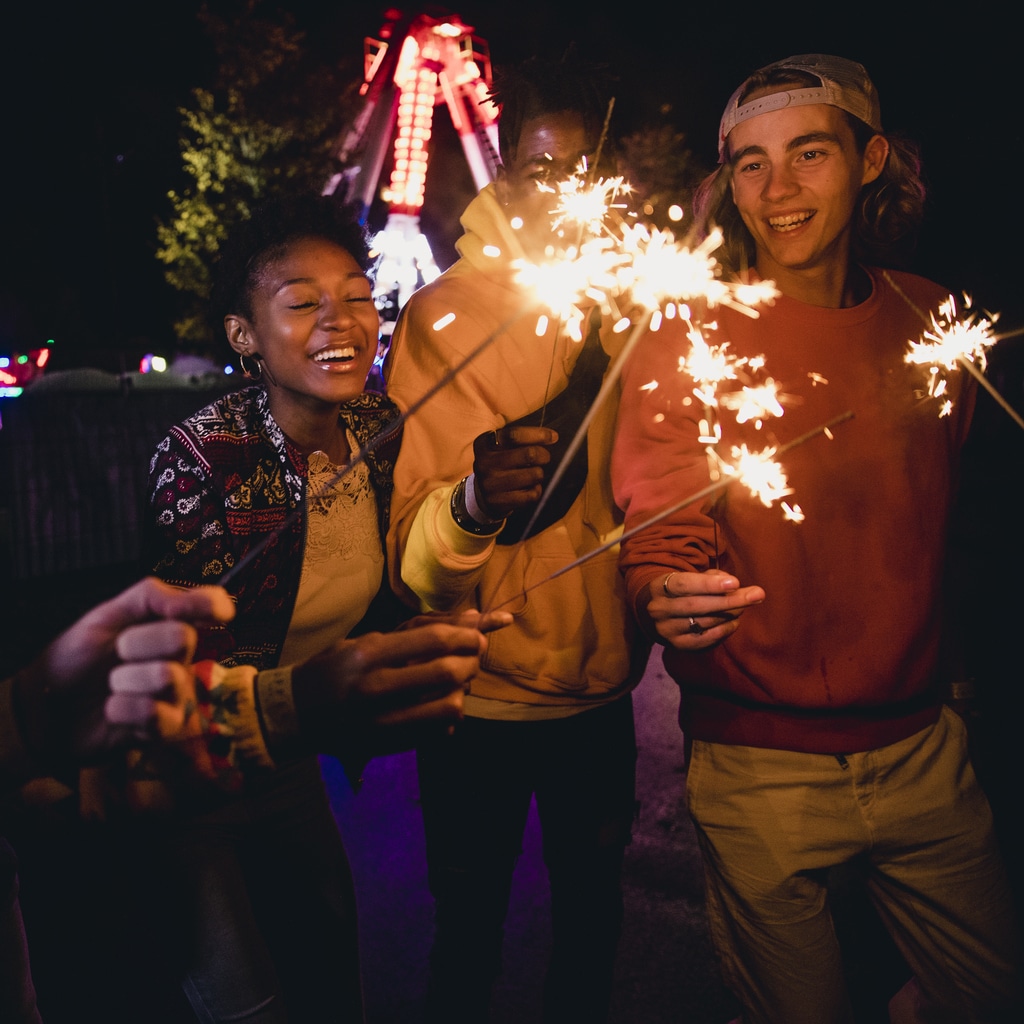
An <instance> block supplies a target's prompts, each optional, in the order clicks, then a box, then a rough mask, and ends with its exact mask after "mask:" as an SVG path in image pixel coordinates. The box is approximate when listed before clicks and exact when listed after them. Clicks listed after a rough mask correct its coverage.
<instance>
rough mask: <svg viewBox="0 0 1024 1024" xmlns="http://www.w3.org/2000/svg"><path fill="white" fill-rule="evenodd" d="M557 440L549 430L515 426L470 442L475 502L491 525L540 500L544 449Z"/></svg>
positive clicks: (546, 453)
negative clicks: (471, 445) (471, 446)
mask: <svg viewBox="0 0 1024 1024" xmlns="http://www.w3.org/2000/svg"><path fill="white" fill-rule="evenodd" d="M557 440H558V434H557V433H556V432H555V431H554V430H551V429H550V428H548V427H525V426H516V427H505V428H503V429H501V430H488V431H487V432H486V433H484V434H481V435H480V436H479V437H478V438H477V439H476V440H475V441H474V442H473V480H474V490H475V498H476V501H477V503H478V507H479V508H480V510H481V511H482V512H483V513H484V514H485V515H486V516H488V519H489V521H490V522H497V521H499V520H503V519H505V518H507V517H508V516H509V515H510V514H511V513H512V512H515V511H516V510H517V509H521V508H528V507H529V506H531V505H535V504H536V503H537V502H538V501H539V500H540V497H541V489H542V485H543V483H544V466H546V465H547V464H548V463H549V462H550V461H551V453H550V452H549V451H548V448H547V446H548V445H551V444H554V443H555V442H556V441H557ZM470 511H471V512H472V510H470Z"/></svg>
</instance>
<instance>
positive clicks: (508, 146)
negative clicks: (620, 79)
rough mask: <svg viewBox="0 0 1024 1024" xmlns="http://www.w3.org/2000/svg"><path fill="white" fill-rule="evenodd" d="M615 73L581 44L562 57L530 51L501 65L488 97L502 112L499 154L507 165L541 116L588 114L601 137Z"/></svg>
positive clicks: (588, 125) (590, 130)
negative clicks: (587, 57) (579, 50)
mask: <svg viewBox="0 0 1024 1024" xmlns="http://www.w3.org/2000/svg"><path fill="white" fill-rule="evenodd" d="M610 83H611V78H610V76H609V75H608V73H607V69H606V68H605V66H604V65H600V64H592V63H588V62H586V61H583V60H580V59H579V57H578V56H577V54H576V50H575V47H570V48H569V50H568V51H567V52H566V53H565V55H564V56H563V57H561V58H557V59H553V58H550V57H529V58H527V59H526V60H524V61H522V62H521V63H519V64H516V65H513V66H510V67H503V68H495V71H494V81H493V84H492V86H491V90H490V92H489V93H488V98H489V99H490V100H491V102H492V103H494V104H495V105H496V106H497V107H498V109H499V112H500V116H499V118H498V155H499V156H500V157H501V162H502V164H503V165H504V166H505V167H510V166H511V165H512V163H513V162H514V161H515V156H516V147H517V146H518V145H519V136H520V135H521V134H522V131H523V125H524V124H525V123H526V122H527V121H529V120H531V119H533V118H536V117H544V116H546V115H549V114H561V113H565V112H567V111H568V112H571V113H573V114H579V115H580V116H581V117H582V118H583V124H584V127H585V129H586V132H587V135H588V136H590V137H592V138H593V139H595V140H597V139H598V138H599V137H600V135H601V131H602V128H603V126H604V121H605V117H606V115H607V108H608V101H609V92H610V88H609V87H610Z"/></svg>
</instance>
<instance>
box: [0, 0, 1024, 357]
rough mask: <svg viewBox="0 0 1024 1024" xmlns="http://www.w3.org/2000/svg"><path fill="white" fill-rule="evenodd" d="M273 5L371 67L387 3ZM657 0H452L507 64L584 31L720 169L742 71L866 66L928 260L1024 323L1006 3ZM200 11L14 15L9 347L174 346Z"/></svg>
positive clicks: (445, 140) (633, 98) (443, 151)
mask: <svg viewBox="0 0 1024 1024" xmlns="http://www.w3.org/2000/svg"><path fill="white" fill-rule="evenodd" d="M12 6H13V5H12ZM238 6H239V4H238V3H237V2H236V3H231V2H226V0H217V2H215V3H214V7H215V8H216V9H230V8H232V7H236V8H237V7H238ZM261 6H262V8H268V7H273V6H278V7H282V8H286V9H288V10H290V11H291V12H292V13H293V14H294V16H295V18H296V22H297V24H298V26H299V27H301V28H303V29H305V30H306V31H307V34H308V38H309V40H310V42H311V44H312V45H313V46H314V47H315V49H316V51H317V52H318V53H320V54H323V55H326V56H327V58H328V59H330V58H331V57H332V55H336V56H337V57H338V58H341V57H348V58H355V59H356V61H357V64H356V66H357V67H358V66H359V65H358V61H359V60H360V59H361V54H362V46H363V38H364V36H367V35H371V36H372V35H376V34H377V32H378V31H379V29H380V27H381V25H382V24H383V21H384V17H383V15H384V10H385V5H384V4H379V5H378V4H375V3H366V4H359V5H357V4H354V3H351V2H345V0H340V2H335V3H323V2H310V0H292V2H291V3H288V2H285V3H281V4H278V5H273V4H263V5H261ZM656 6H657V7H662V6H663V5H654V4H648V3H639V4H624V3H619V4H614V5H613V4H602V3H593V4H572V5H569V4H556V3H541V2H537V0H522V2H518V3H505V4H501V3H486V2H466V3H463V4H461V5H459V4H456V5H452V6H450V7H449V8H448V9H449V10H452V11H454V12H455V13H457V14H459V15H461V17H462V18H463V20H464V21H465V22H467V23H468V24H470V25H472V26H473V27H474V28H475V29H476V32H477V34H478V35H479V36H481V37H482V38H483V39H484V40H486V42H487V43H488V44H489V48H490V52H491V58H492V62H493V63H495V64H500V63H504V62H509V61H515V60H519V59H520V58H522V57H524V56H527V55H529V54H532V53H537V52H548V53H560V52H562V51H563V50H564V48H565V46H566V45H567V44H568V43H569V42H570V41H575V42H576V43H577V44H578V45H579V46H580V47H581V49H582V51H583V52H584V53H585V54H587V55H588V56H591V57H592V58H594V59H597V60H602V61H605V62H607V63H608V65H609V67H610V69H611V70H612V71H613V72H614V73H616V74H617V75H618V77H619V86H618V89H617V96H616V101H617V106H616V117H617V120H618V122H619V125H620V127H627V128H629V127H634V126H635V127H636V128H642V127H645V126H652V125H657V124H661V123H669V124H671V125H673V126H674V127H675V128H677V129H678V130H679V131H681V132H683V133H684V135H685V139H686V145H687V146H688V148H689V149H690V150H691V151H692V153H693V157H694V159H695V161H697V162H698V163H702V164H704V165H707V166H711V165H712V164H713V161H714V159H715V140H716V132H717V123H718V118H719V115H720V113H721V110H722V108H723V106H724V104H725V101H726V100H727V99H728V97H729V94H730V93H731V91H732V90H733V88H734V87H735V86H736V85H737V84H738V83H739V81H740V80H741V79H742V78H743V77H744V75H745V74H746V73H748V72H749V71H751V70H753V69H754V68H756V67H758V66H760V65H762V64H764V63H767V62H769V61H771V60H774V59H778V58H780V57H783V56H788V55H790V54H795V53H803V52H811V51H826V52H833V53H838V54H842V55H844V56H848V57H852V58H855V59H857V60H860V61H862V62H863V63H864V64H865V65H866V66H867V67H868V69H869V71H870V72H871V74H872V76H873V78H874V80H875V82H876V84H877V85H878V88H879V91H880V94H881V98H882V113H883V121H884V124H885V126H886V128H887V130H890V131H891V130H898V131H901V132H904V133H905V134H907V135H909V136H911V137H912V138H914V139H916V140H917V141H919V142H920V144H921V146H922V150H923V157H924V165H925V172H926V176H927V180H928V183H929V185H930V207H929V216H928V221H927V227H926V229H925V232H924V235H923V237H922V239H921V244H920V247H919V255H918V262H917V267H916V269H918V270H920V271H921V272H922V273H924V274H926V275H927V276H930V277H932V278H933V279H936V280H938V281H940V282H941V283H943V284H944V285H945V286H947V287H948V288H950V290H951V291H954V292H956V293H959V292H961V291H967V292H969V293H970V294H971V295H972V296H973V298H974V300H975V304H976V306H979V307H983V308H985V309H988V310H992V311H999V312H1001V313H1002V324H1001V326H1004V327H1006V328H1007V329H1010V328H1015V327H1019V326H1021V324H1024V298H1022V295H1021V288H1020V274H1019V259H1018V256H1017V252H1018V239H1019V236H1020V232H1021V228H1022V226H1024V223H1022V213H1021V201H1020V186H1019V183H1018V182H1019V169H1020V168H1021V167H1022V166H1024V160H1022V158H1024V143H1022V131H1021V118H1020V116H1019V114H1018V112H1017V111H1018V105H1017V98H1018V95H1019V93H1020V91H1021V89H1020V84H1019V72H1018V70H1017V66H1018V50H1019V36H1018V29H1017V26H1016V24H1015V23H1014V22H1013V21H1012V19H1011V17H1010V15H1009V14H1008V13H1007V11H1008V8H1007V7H1006V6H1005V5H997V4H988V3H985V2H981V3H972V4H970V5H964V6H962V7H960V8H957V9H956V10H955V13H954V14H940V13H939V11H938V10H937V8H936V7H935V6H934V5H932V4H900V3H889V4H885V5H871V6H870V7H868V6H864V5H861V6H860V7H857V6H855V5H825V4H821V3H818V4H809V5H799V4H792V3H790V4H786V5H778V4H776V5H772V4H768V3H762V4H758V5H750V4H744V3H729V4H726V3H709V4H701V5H686V4H674V5H670V6H669V9H668V10H656V9H655V8H656ZM198 7H199V4H198V2H197V0H179V2H177V3H173V2H167V0H151V2H146V3H139V2H135V3H128V2H123V0H116V2H97V3H94V4H89V3H79V2H76V3H57V4H46V3H33V2H26V3H20V4H19V5H18V6H17V7H15V8H14V9H13V10H11V11H9V12H8V13H7V14H6V15H5V20H4V23H3V25H2V26H0V36H2V39H3V42H2V53H0V57H2V59H0V74H2V79H0V86H2V91H0V96H2V97H3V110H4V116H3V120H2V122H0V126H2V128H0V130H2V133H3V140H4V142H3V149H4V160H3V165H4V174H3V202H2V204H0V209H2V221H0V249H2V266H0V353H2V352H6V351H8V350H10V349H12V348H13V349H14V350H18V351H24V350H25V349H27V348H30V347H34V346H35V345H37V344H39V343H40V342H41V341H45V340H46V338H49V337H52V338H54V339H55V346H54V350H53V360H54V362H53V365H54V366H57V367H60V366H78V365H96V364H101V365H103V366H104V367H108V366H109V368H110V369H114V370H123V369H134V368H135V360H136V357H137V355H138V354H139V353H140V352H145V351H147V350H150V349H153V348H157V349H158V350H167V349H173V346H174V336H173V330H172V327H171V324H172V321H173V312H172V301H171V300H172V298H173V295H172V293H171V292H170V289H169V286H167V285H166V284H165V283H164V281H163V276H162V266H161V265H160V264H158V263H157V261H156V259H155V257H154V251H155V248H156V230H155V226H156V221H157V219H158V218H160V217H165V218H166V217H167V216H168V215H169V212H170V207H169V203H168V201H167V199H166V194H167V192H168V190H169V189H172V188H181V187H182V186H183V185H184V184H186V180H185V179H184V177H183V175H182V171H181V167H180V163H181V162H180V157H179V153H178V148H177V133H178V115H177V113H176V107H177V106H178V105H180V104H182V103H185V102H187V101H188V99H189V90H190V89H191V88H193V87H195V86H203V85H208V84H210V81H211V78H212V74H213V70H214V68H213V55H212V50H211V47H210V44H209V41H208V39H207V38H206V37H205V35H204V33H203V30H202V28H201V26H200V24H199V22H198V20H197V19H196V11H197V10H198ZM1000 7H1001V8H1002V9H1001V10H997V8H1000ZM413 9H419V10H428V9H430V5H423V6H422V7H419V8H413ZM435 10H436V8H435ZM437 121H438V122H439V123H438V124H437V125H436V128H435V148H436V149H437V152H435V154H434V157H433V162H432V169H434V173H433V174H432V176H431V180H430V181H429V182H428V191H427V206H426V209H425V210H424V218H423V223H424V227H425V229H426V230H428V233H429V232H430V231H431V230H432V231H433V232H434V237H433V238H431V241H432V244H433V245H434V248H435V252H436V255H437V259H438V262H439V263H441V264H442V266H443V265H444V264H445V262H446V261H447V260H448V259H450V258H451V255H450V244H451V242H452V241H453V239H452V238H450V237H448V236H449V235H450V234H451V233H453V232H454V231H456V230H457V215H458V213H459V212H460V211H461V209H462V207H463V206H464V204H465V201H466V199H467V195H468V193H467V192H466V189H467V188H471V184H469V178H468V171H467V170H466V169H465V168H464V166H463V161H462V160H461V152H460V151H459V150H458V147H457V144H455V143H454V139H453V138H452V134H453V133H451V132H450V131H448V132H447V133H446V131H445V127H446V122H447V113H446V111H444V110H443V108H442V109H439V111H438V118H437ZM225 354H227V352H226V349H225ZM118 362H121V363H123V364H125V365H116V364H117V363H118Z"/></svg>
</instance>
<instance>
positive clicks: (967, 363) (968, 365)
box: [956, 356, 1024, 430]
mask: <svg viewBox="0 0 1024 1024" xmlns="http://www.w3.org/2000/svg"><path fill="white" fill-rule="evenodd" d="M956 361H957V363H959V365H960V366H962V367H963V368H964V369H965V370H966V371H967V372H968V373H969V374H970V375H971V376H972V377H974V379H975V380H977V382H978V383H979V384H980V385H981V386H982V387H983V388H984V389H985V390H986V391H987V392H988V393H989V394H990V395H991V396H992V397H993V398H994V399H995V400H996V403H997V404H998V405H1000V406H1001V407H1002V408H1003V410H1004V411H1005V412H1006V413H1007V415H1008V416H1009V417H1010V419H1012V420H1013V422H1014V423H1016V424H1017V426H1018V427H1020V428H1021V430H1024V418H1022V417H1021V415H1020V413H1019V412H1017V410H1016V409H1014V408H1013V406H1012V405H1010V403H1009V402H1007V400H1006V399H1005V398H1003V396H1002V395H1001V394H1000V393H999V392H998V391H997V390H996V389H995V388H994V387H993V386H992V383H991V381H990V380H989V379H988V377H986V376H985V374H983V373H982V372H981V370H979V369H978V368H977V367H976V366H975V365H974V363H973V362H971V360H970V359H967V358H965V357H964V356H957V359H956Z"/></svg>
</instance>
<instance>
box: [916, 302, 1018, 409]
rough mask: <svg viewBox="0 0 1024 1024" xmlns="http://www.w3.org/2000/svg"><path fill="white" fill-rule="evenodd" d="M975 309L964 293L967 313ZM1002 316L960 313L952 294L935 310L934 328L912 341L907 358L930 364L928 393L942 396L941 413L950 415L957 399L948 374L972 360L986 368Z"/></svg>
mask: <svg viewBox="0 0 1024 1024" xmlns="http://www.w3.org/2000/svg"><path fill="white" fill-rule="evenodd" d="M970 308H971V300H970V298H969V297H968V296H966V295H965V296H964V312H965V313H966V312H967V310H969V309H970ZM997 319H998V315H990V316H981V315H980V314H979V313H976V312H975V313H971V314H970V315H969V316H967V317H966V318H960V317H958V315H957V308H956V300H955V299H954V298H953V296H952V295H950V296H949V298H948V299H947V300H946V301H945V302H943V303H942V305H941V306H939V310H938V312H937V313H932V320H931V327H930V329H929V330H926V331H925V332H924V333H923V334H922V335H921V340H920V341H911V342H910V343H909V344H910V351H909V352H908V353H907V355H906V361H907V362H908V363H912V364H914V365H917V366H927V367H929V373H928V387H927V393H928V397H929V398H941V399H943V401H942V402H940V404H939V416H940V417H941V416H948V415H949V414H950V412H951V411H952V408H953V402H952V400H951V399H950V398H949V397H948V395H947V391H948V378H947V376H946V375H947V374H948V373H951V372H952V371H954V370H957V369H960V368H962V367H964V365H965V364H967V363H969V364H971V366H972V367H973V366H975V365H976V366H977V367H978V369H979V370H981V371H983V370H984V369H985V367H986V366H987V364H988V359H987V355H986V353H987V352H988V349H990V348H991V347H992V346H993V345H994V344H995V343H996V338H995V335H993V334H992V325H993V324H994V323H995V322H996V320H997Z"/></svg>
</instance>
